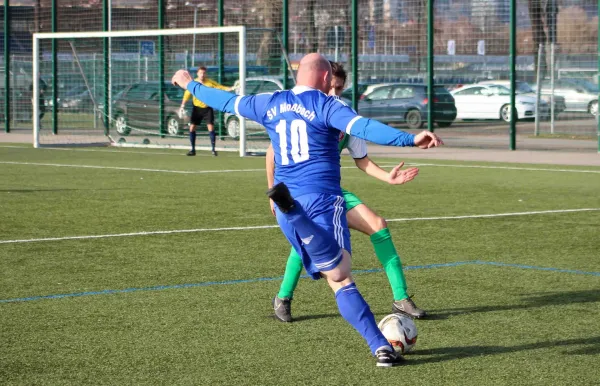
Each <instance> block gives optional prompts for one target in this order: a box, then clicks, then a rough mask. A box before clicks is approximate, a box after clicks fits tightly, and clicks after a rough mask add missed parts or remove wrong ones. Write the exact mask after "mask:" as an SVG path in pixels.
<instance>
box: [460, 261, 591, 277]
mask: <svg viewBox="0 0 600 386" xmlns="http://www.w3.org/2000/svg"><path fill="white" fill-rule="evenodd" d="M470 264H477V265H495V266H497V267H511V268H519V269H533V270H536V271H549V272H560V273H572V274H576V275H591V276H600V272H593V271H591V272H590V271H579V270H577V269H563V268H550V267H539V266H535V265H524V264H510V263H497V262H494V261H481V260H474V261H471V262H470Z"/></svg>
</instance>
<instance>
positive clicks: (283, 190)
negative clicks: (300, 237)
mask: <svg viewBox="0 0 600 386" xmlns="http://www.w3.org/2000/svg"><path fill="white" fill-rule="evenodd" d="M267 196H268V197H269V198H270V199H271V200H273V202H274V203H275V204H277V207H279V210H280V211H282V212H283V213H288V212H289V211H291V210H292V209H294V206H295V204H294V199H293V198H292V195H291V194H290V190H289V189H288V187H287V186H285V184H284V183H283V182H280V183H278V184H277V185H275V186H273V187H272V188H271V189H269V190H267Z"/></svg>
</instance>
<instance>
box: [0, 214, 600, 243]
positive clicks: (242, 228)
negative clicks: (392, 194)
mask: <svg viewBox="0 0 600 386" xmlns="http://www.w3.org/2000/svg"><path fill="white" fill-rule="evenodd" d="M590 211H600V208H582V209H557V210H540V211H533V212H513V213H494V214H475V215H465V216H442V217H412V218H411V217H409V218H393V219H386V221H387V222H400V221H431V220H460V219H474V218H493V217H509V216H528V215H535V214H551V213H574V212H590ZM278 227H279V226H278V225H256V226H246V227H229V228H198V229H178V230H171V231H151V232H132V233H116V234H107V235H88V236H65V237H49V238H41V239H23V240H0V244H17V243H34V242H41V241H63V240H86V239H104V238H109V237H129V236H149V235H169V234H177V233H198V232H223V231H245V230H256V229H272V228H278Z"/></svg>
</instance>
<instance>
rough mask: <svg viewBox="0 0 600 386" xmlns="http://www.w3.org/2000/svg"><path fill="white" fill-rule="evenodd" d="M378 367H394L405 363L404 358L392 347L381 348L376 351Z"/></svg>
mask: <svg viewBox="0 0 600 386" xmlns="http://www.w3.org/2000/svg"><path fill="white" fill-rule="evenodd" d="M375 356H376V357H377V367H394V366H400V365H402V364H404V358H403V357H402V355H400V354H398V353H397V352H395V351H394V350H392V349H390V348H380V349H379V350H377V352H375Z"/></svg>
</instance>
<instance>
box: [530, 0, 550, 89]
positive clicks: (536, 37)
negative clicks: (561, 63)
mask: <svg viewBox="0 0 600 386" xmlns="http://www.w3.org/2000/svg"><path fill="white" fill-rule="evenodd" d="M543 2H544V3H545V1H544V0H528V6H529V19H530V20H531V31H532V34H533V43H534V64H535V71H536V72H537V69H538V68H537V67H538V63H541V66H540V77H541V78H542V79H544V78H545V77H546V71H547V65H546V31H545V30H544V8H545V5H546V4H542V3H543ZM540 44H541V45H542V57H541V61H540V58H539V57H538V56H539V48H538V47H539V46H540Z"/></svg>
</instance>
